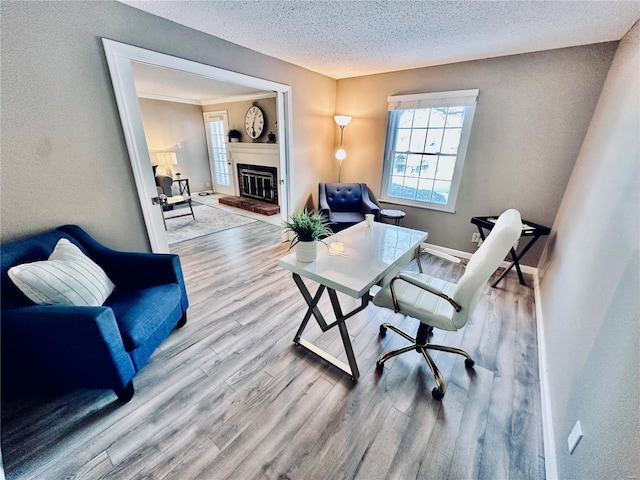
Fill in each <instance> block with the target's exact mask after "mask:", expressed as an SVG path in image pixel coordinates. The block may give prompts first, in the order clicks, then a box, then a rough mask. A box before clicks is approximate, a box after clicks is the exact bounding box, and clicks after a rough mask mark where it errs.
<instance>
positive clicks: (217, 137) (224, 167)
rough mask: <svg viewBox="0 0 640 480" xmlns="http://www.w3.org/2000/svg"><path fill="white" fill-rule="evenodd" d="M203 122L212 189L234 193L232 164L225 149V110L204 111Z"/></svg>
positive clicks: (227, 128) (217, 191)
mask: <svg viewBox="0 0 640 480" xmlns="http://www.w3.org/2000/svg"><path fill="white" fill-rule="evenodd" d="M204 124H205V129H206V132H207V147H208V149H207V150H208V152H209V164H210V166H211V181H212V185H213V191H214V192H216V193H224V194H226V195H236V192H235V187H234V183H235V182H234V178H233V165H232V162H231V157H230V156H229V151H228V150H227V140H228V137H227V133H226V132H228V131H229V126H228V122H227V112H226V111H218V112H205V113H204Z"/></svg>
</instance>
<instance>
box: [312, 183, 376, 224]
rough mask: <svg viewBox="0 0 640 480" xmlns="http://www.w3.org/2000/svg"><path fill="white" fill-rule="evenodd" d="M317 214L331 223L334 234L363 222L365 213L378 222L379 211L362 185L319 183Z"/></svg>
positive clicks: (364, 185) (365, 187) (365, 186)
mask: <svg viewBox="0 0 640 480" xmlns="http://www.w3.org/2000/svg"><path fill="white" fill-rule="evenodd" d="M318 190H319V191H318V203H319V212H320V213H321V214H323V215H325V216H326V217H327V218H328V219H329V221H330V222H331V223H332V225H331V229H332V230H333V231H334V232H339V231H340V230H344V229H345V228H347V227H350V226H351V225H355V224H356V223H359V222H362V221H364V215H365V214H366V213H372V214H373V215H375V217H374V218H375V220H376V221H380V209H379V208H378V206H377V205H376V204H375V203H373V202H372V201H371V199H370V198H369V189H368V188H367V185H366V184H364V183H320V184H319V186H318Z"/></svg>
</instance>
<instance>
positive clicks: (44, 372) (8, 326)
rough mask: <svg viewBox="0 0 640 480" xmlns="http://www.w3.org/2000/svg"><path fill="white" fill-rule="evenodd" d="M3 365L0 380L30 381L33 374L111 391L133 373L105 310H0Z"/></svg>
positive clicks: (39, 307) (114, 326) (44, 308)
mask: <svg viewBox="0 0 640 480" xmlns="http://www.w3.org/2000/svg"><path fill="white" fill-rule="evenodd" d="M2 367H3V372H2V373H3V378H5V377H6V376H7V375H8V377H9V381H10V382H11V383H12V384H13V383H15V382H16V381H17V382H18V383H23V384H27V383H29V382H33V381H34V379H32V375H33V376H35V377H41V378H44V379H48V380H51V381H55V382H60V383H62V384H64V385H66V386H75V387H86V388H91V387H95V388H111V389H114V390H117V389H122V388H123V387H124V386H125V385H127V384H128V383H129V381H130V380H131V379H132V378H133V376H134V375H135V373H136V372H135V367H134V365H133V362H132V361H131V357H130V356H129V354H128V353H127V352H126V351H125V348H124V344H123V342H122V337H121V335H120V330H119V328H118V324H117V323H116V319H115V317H114V315H113V311H112V310H111V309H110V308H108V307H67V306H52V305H45V306H39V305H34V306H28V307H21V308H15V309H9V310H3V311H2ZM35 381H37V380H35Z"/></svg>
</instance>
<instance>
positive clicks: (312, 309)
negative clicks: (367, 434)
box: [278, 222, 427, 380]
mask: <svg viewBox="0 0 640 480" xmlns="http://www.w3.org/2000/svg"><path fill="white" fill-rule="evenodd" d="M426 239H427V233H426V232H421V231H419V230H411V229H409V228H403V227H397V226H395V225H390V224H386V223H380V222H374V224H373V226H371V227H367V226H366V225H365V222H361V223H357V224H356V225H353V226H351V227H349V228H347V229H345V230H342V231H341V232H338V233H336V234H335V235H331V236H330V237H328V238H326V239H325V240H324V241H325V242H326V243H327V244H328V245H329V248H327V247H325V246H324V245H319V247H318V258H317V259H316V260H315V261H314V262H311V263H301V262H298V261H297V260H296V254H295V252H294V253H291V254H289V255H287V256H285V257H282V258H281V259H280V260H279V261H278V265H279V266H280V267H282V268H284V269H287V270H290V271H291V272H292V274H293V280H294V282H295V283H296V285H297V287H298V289H299V290H300V293H301V294H302V296H303V297H304V300H305V302H306V303H307V306H308V308H307V312H306V314H305V316H304V318H303V320H302V323H301V324H300V328H298V331H297V333H296V335H295V337H294V338H293V342H294V343H295V344H297V345H300V346H301V347H304V348H306V349H307V350H309V351H311V352H313V353H314V354H316V355H318V356H319V357H321V358H323V359H325V360H326V361H328V362H329V363H331V364H332V365H334V366H336V367H338V368H339V369H340V370H342V371H343V372H345V373H347V374H348V375H350V376H351V378H352V379H353V380H357V378H358V377H359V376H360V372H359V370H358V365H357V363H356V359H355V355H354V353H353V347H352V346H351V340H350V339H349V333H348V331H347V325H346V323H345V321H346V320H347V319H348V318H350V317H352V316H353V315H355V314H356V313H358V312H360V311H361V310H363V309H365V308H366V307H367V305H368V304H369V300H370V299H371V296H370V294H369V289H370V288H371V287H373V286H374V285H376V284H382V285H384V284H386V283H388V282H390V281H391V279H392V278H393V277H394V276H395V275H397V274H398V272H399V271H400V270H401V269H402V268H403V267H404V266H405V265H406V264H407V263H409V262H410V261H411V260H412V259H413V258H414V257H415V256H416V255H417V254H419V249H420V244H421V243H422V242H424V241H425V240H426ZM302 277H304V278H307V279H309V280H312V281H314V282H316V283H318V284H319V287H318V290H317V291H316V293H315V294H314V295H313V296H312V295H311V293H310V292H309V290H308V288H307V287H306V285H305V283H304V281H303V280H302ZM325 290H326V291H327V293H328V295H329V298H330V300H331V306H332V308H333V313H334V314H335V316H336V321H335V322H333V323H331V324H327V322H326V321H325V319H324V317H323V316H322V313H321V312H320V310H319V308H318V302H319V300H320V298H321V297H322V294H323V293H324V292H325ZM336 292H341V293H344V294H347V295H349V296H351V297H353V298H356V299H360V301H361V303H360V305H359V306H358V307H356V308H354V309H353V310H352V311H350V312H348V313H343V312H342V308H341V306H340V302H339V299H338V296H337V293H336ZM312 315H313V317H314V318H315V319H316V322H317V323H318V325H319V326H320V329H321V330H322V331H323V332H326V331H327V330H329V329H331V328H334V327H338V329H339V331H340V336H341V337H342V343H343V345H344V349H345V353H346V355H347V360H348V362H349V365H347V364H345V363H344V362H342V361H340V360H338V359H337V358H335V357H334V356H332V355H331V354H329V353H327V352H325V351H323V350H321V349H320V348H318V347H316V346H315V345H313V344H312V343H311V342H309V341H307V340H305V339H303V338H302V333H303V332H304V330H305V328H306V327H307V323H308V322H309V320H310V319H311V316H312Z"/></svg>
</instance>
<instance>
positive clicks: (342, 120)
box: [333, 115, 351, 127]
mask: <svg viewBox="0 0 640 480" xmlns="http://www.w3.org/2000/svg"><path fill="white" fill-rule="evenodd" d="M333 119H334V120H335V121H336V123H337V124H338V125H340V126H341V127H345V126H347V125H349V122H350V121H351V117H350V116H349V115H334V117H333Z"/></svg>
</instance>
